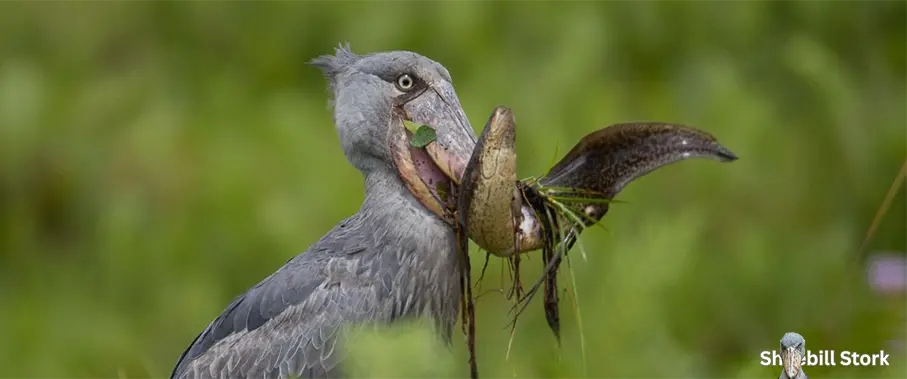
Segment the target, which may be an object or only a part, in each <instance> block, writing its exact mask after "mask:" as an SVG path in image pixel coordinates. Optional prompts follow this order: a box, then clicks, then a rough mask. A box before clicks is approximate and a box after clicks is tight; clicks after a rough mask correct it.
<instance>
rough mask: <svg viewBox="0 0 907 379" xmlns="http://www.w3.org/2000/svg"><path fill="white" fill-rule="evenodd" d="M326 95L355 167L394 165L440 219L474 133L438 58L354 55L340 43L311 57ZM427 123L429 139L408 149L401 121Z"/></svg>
mask: <svg viewBox="0 0 907 379" xmlns="http://www.w3.org/2000/svg"><path fill="white" fill-rule="evenodd" d="M311 64H313V65H315V66H317V67H318V68H320V69H321V70H322V71H323V72H324V75H325V77H326V78H327V80H328V83H329V85H330V89H331V91H332V92H333V96H334V99H333V107H334V123H335V125H336V127H337V133H338V135H339V136H340V142H341V144H342V145H343V151H344V153H345V154H346V157H347V159H348V160H349V161H350V163H352V164H353V165H354V166H355V167H356V168H358V169H359V170H360V171H362V172H363V173H364V174H366V175H368V174H369V173H370V172H372V171H374V170H376V169H380V168H385V167H393V168H394V169H395V170H396V171H397V173H398V174H399V175H400V178H401V179H402V180H403V182H404V183H406V185H407V188H409V190H410V191H411V192H413V195H415V197H416V198H417V199H419V201H420V202H422V204H423V205H425V206H426V207H427V208H429V209H430V210H432V211H433V212H435V213H436V214H438V215H439V216H442V217H444V216H443V213H444V212H443V209H444V208H445V205H446V204H453V203H452V199H451V198H449V197H448V196H447V195H448V194H449V193H450V191H451V190H452V189H454V187H455V186H456V185H457V184H459V181H460V178H461V177H462V174H463V170H464V169H465V167H466V164H467V162H468V160H469V157H470V155H471V154H472V150H473V148H474V147H475V143H476V142H475V141H476V137H475V133H474V132H473V130H472V127H471V126H470V125H469V120H467V119H466V114H465V113H464V112H463V109H462V107H461V106H460V101H459V99H457V95H456V93H455V92H454V88H453V85H452V84H451V78H450V73H448V72H447V69H446V68H444V66H442V65H440V64H439V63H437V62H435V61H432V60H430V59H428V58H426V57H423V56H421V55H419V54H416V53H412V52H408V51H392V52H383V53H374V54H368V55H357V54H354V53H352V52H351V51H350V50H349V46H348V45H347V46H340V47H338V48H337V49H336V51H335V55H324V56H321V57H318V58H315V59H314V60H312V62H311ZM404 120H407V121H411V122H412V123H414V124H419V125H429V126H431V127H432V128H434V130H435V133H436V138H437V139H436V141H435V142H433V143H431V144H430V145H429V146H427V147H426V148H425V149H421V148H415V147H411V146H410V145H409V140H410V136H411V132H410V131H409V130H408V129H407V128H406V127H405V125H404V123H403V121H404Z"/></svg>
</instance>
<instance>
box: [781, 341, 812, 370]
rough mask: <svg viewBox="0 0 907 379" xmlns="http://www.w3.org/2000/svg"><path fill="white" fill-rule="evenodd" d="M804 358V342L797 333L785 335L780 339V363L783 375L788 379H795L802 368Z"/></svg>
mask: <svg viewBox="0 0 907 379" xmlns="http://www.w3.org/2000/svg"><path fill="white" fill-rule="evenodd" d="M804 356H806V340H805V339H803V336H801V335H799V334H797V333H787V334H785V335H784V337H781V361H782V362H783V363H784V373H785V374H787V377H788V378H796V377H797V375H799V374H800V373H801V372H802V371H803V368H802V367H801V366H800V365H801V363H802V361H803V357H804Z"/></svg>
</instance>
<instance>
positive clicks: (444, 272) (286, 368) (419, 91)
mask: <svg viewBox="0 0 907 379" xmlns="http://www.w3.org/2000/svg"><path fill="white" fill-rule="evenodd" d="M335 53H336V54H335V55H327V56H321V57H318V58H316V59H314V60H313V61H311V62H310V63H311V64H313V65H314V66H316V67H318V68H320V69H321V70H322V72H323V73H324V76H325V77H326V79H327V81H328V83H329V87H330V90H331V92H333V102H332V103H333V113H334V123H335V125H336V129H337V134H338V135H339V139H340V144H341V146H342V148H343V152H344V154H345V155H346V158H347V159H348V160H349V162H350V163H351V164H352V165H353V166H354V167H356V169H358V170H359V171H360V172H361V173H362V176H363V177H364V179H365V200H364V201H363V204H362V207H361V208H360V209H359V211H358V212H357V213H356V214H354V215H352V216H351V217H349V218H347V219H345V220H343V221H342V222H340V223H339V224H337V225H336V226H335V227H334V228H333V229H331V230H330V231H329V232H328V233H327V234H325V235H324V236H323V237H321V239H319V240H318V241H317V242H315V243H314V244H313V245H312V246H311V247H309V249H308V250H307V251H305V252H304V253H302V254H299V255H297V256H296V257H294V258H292V259H290V260H289V261H288V262H287V263H286V264H285V265H284V266H283V267H281V268H279V269H278V270H277V271H276V272H274V273H273V274H271V275H270V276H269V277H267V278H265V279H264V280H262V281H261V282H259V283H258V284H257V285H255V286H254V287H252V288H251V289H249V290H248V291H247V292H245V293H243V294H242V295H240V296H239V297H237V298H236V299H235V300H234V301H233V302H232V303H231V304H230V305H229V306H227V308H226V309H225V310H224V311H223V313H221V315H220V316H218V317H217V318H216V319H214V321H212V322H211V323H210V324H209V325H208V326H207V328H205V329H204V331H202V333H201V334H200V335H198V337H196V338H195V340H194V341H192V344H191V345H190V346H189V348H188V349H187V350H186V351H185V352H184V353H183V354H182V356H181V357H180V358H179V361H178V362H177V365H176V367H175V368H174V370H173V372H172V374H171V377H172V378H208V377H223V378H226V377H229V378H240V377H243V378H246V377H257V378H262V377H269V378H271V377H281V378H285V377H289V376H294V377H328V376H336V375H338V372H337V370H336V368H337V363H338V361H339V355H340V354H339V350H340V348H339V347H338V346H336V342H337V340H338V338H337V336H338V331H339V330H340V326H341V325H342V324H344V323H368V322H372V323H391V322H394V321H395V320H399V319H404V318H409V317H428V318H430V319H431V320H434V323H435V325H436V326H437V328H438V330H439V331H440V334H441V335H442V336H443V337H444V338H445V339H447V340H448V341H450V338H451V333H452V331H453V327H454V325H455V323H456V321H457V317H458V315H459V310H460V301H461V296H460V293H461V287H460V263H459V261H458V259H459V256H458V253H457V248H456V246H457V244H456V242H457V240H456V235H455V234H456V233H455V231H454V229H453V228H452V226H451V224H450V221H449V220H445V218H444V217H445V216H444V215H443V214H441V213H440V208H441V206H442V205H441V201H440V200H439V198H441V197H444V196H441V197H439V196H438V194H437V192H436V191H434V190H429V191H425V189H426V186H425V185H424V184H421V185H419V184H418V183H434V184H437V183H439V182H450V179H449V177H451V176H456V177H457V178H459V176H460V175H462V171H463V169H464V166H465V164H466V160H467V159H468V157H469V155H470V154H471V152H472V149H473V147H474V146H475V141H476V136H475V133H474V132H473V130H472V127H471V126H470V124H469V120H467V118H466V115H465V114H464V112H463V109H462V107H461V106H460V101H459V99H458V98H457V95H456V93H455V92H454V88H453V85H452V84H451V78H450V74H449V73H448V71H447V69H445V68H444V66H442V65H440V64H438V63H437V62H434V61H432V60H430V59H428V58H426V57H424V56H421V55H419V54H415V53H412V52H404V51H395V52H383V53H375V54H369V55H364V56H360V55H356V54H354V53H352V52H351V51H350V50H349V47H348V46H345V47H344V46H341V47H339V48H337V49H336V51H335ZM404 119H405V120H409V121H412V122H414V123H418V124H425V125H432V127H433V128H434V129H435V132H436V138H437V139H436V142H437V143H438V144H439V145H442V146H443V147H444V149H443V150H440V151H437V152H436V155H435V156H433V157H432V158H431V159H430V158H429V157H428V154H426V153H425V151H424V150H421V149H416V148H411V147H410V146H409V143H408V141H409V138H410V137H408V133H409V131H408V130H407V129H406V128H405V127H404V126H403V123H402V120H404ZM464 157H465V158H464ZM434 162H444V164H443V166H444V167H443V169H442V168H441V167H439V166H438V165H437V164H435V163H434ZM433 188H434V187H433Z"/></svg>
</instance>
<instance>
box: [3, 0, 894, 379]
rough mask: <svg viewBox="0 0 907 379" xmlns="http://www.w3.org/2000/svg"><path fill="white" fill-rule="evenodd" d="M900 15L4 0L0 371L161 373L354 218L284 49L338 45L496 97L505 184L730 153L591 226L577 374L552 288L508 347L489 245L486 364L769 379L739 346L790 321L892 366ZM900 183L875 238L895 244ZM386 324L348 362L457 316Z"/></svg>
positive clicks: (312, 73)
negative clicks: (648, 137) (614, 145)
mask: <svg viewBox="0 0 907 379" xmlns="http://www.w3.org/2000/svg"><path fill="white" fill-rule="evenodd" d="M905 14H907V6H905V3H904V2H893V1H892V2H882V1H872V2H868V1H867V2H818V1H814V2H774V1H772V2H770V1H761V2H760V1H745V2H649V1H647V2H571V3H548V2H417V3H406V2H368V3H366V2H334V3H329V2H267V3H253V2H114V3H111V2H91V3H88V2H29V3H25V2H4V3H0V299H2V303H3V306H2V307H0V341H2V343H0V377H85V378H88V377H115V376H116V377H164V376H166V375H167V374H169V370H170V369H171V368H172V367H173V364H174V363H175V361H176V359H177V357H178V356H179V354H180V353H181V352H182V350H183V349H184V348H185V347H186V346H187V345H188V344H189V343H190V342H191V341H192V339H193V338H194V337H195V335H196V334H197V333H199V332H200V331H201V330H202V329H203V328H204V327H205V325H206V324H207V323H208V322H210V321H211V320H212V319H213V318H214V317H215V316H216V315H217V314H218V313H219V312H221V311H222V310H223V309H224V307H226V305H227V304H228V303H229V302H230V300H231V299H232V298H233V297H234V296H236V295H238V294H239V293H241V292H242V291H244V290H246V289H247V288H249V287H251V286H252V285H254V284H255V283H256V282H258V281H259V280H261V279H262V278H264V277H266V276H267V275H268V274H270V273H271V272H273V271H274V270H275V269H277V268H278V267H279V266H280V265H282V264H283V263H284V262H285V261H286V260H287V259H288V258H289V257H291V256H293V255H294V254H297V253H300V252H302V251H304V250H305V249H306V248H307V247H308V246H309V245H310V244H311V243H313V242H314V241H315V240H317V239H318V238H319V237H320V236H322V235H323V234H324V233H325V232H327V231H328V230H329V229H330V228H331V227H332V226H333V225H334V224H335V223H337V222H339V221H340V220H342V219H343V218H345V217H347V216H349V215H350V214H352V213H353V212H355V211H356V210H358V208H359V206H360V201H361V199H362V178H361V176H360V175H359V173H358V172H356V171H355V169H354V168H352V167H351V166H350V165H349V164H348V162H347V161H346V159H345V157H344V155H343V153H342V151H341V149H340V148H339V143H338V141H337V136H336V132H335V130H334V128H333V126H332V118H331V112H330V111H329V110H328V109H327V108H326V103H327V100H328V94H327V93H326V90H325V87H326V83H325V81H324V78H323V77H322V75H321V74H320V73H319V72H318V70H317V69H315V68H314V67H311V66H307V65H306V64H305V63H306V62H307V61H308V60H309V59H311V58H313V57H315V56H317V55H320V54H326V53H330V52H331V51H332V49H333V47H335V46H336V45H337V44H338V43H339V42H342V41H349V42H351V45H352V48H353V50H354V51H356V52H360V53H366V52H373V51H382V50H390V49H405V50H413V51H417V52H420V53H422V54H424V55H426V56H428V57H430V58H432V59H434V60H437V61H439V62H441V63H443V64H444V65H445V66H446V67H447V68H448V69H449V71H450V73H451V75H452V76H453V78H454V84H455V85H456V88H457V93H458V95H459V96H460V100H461V102H462V104H463V106H464V108H465V110H466V112H467V114H468V115H470V120H471V121H472V124H473V126H474V127H475V128H477V129H478V128H480V127H481V126H482V125H484V121H485V120H486V119H487V115H488V113H489V112H491V110H492V109H493V107H494V106H495V105H497V104H506V105H507V106H508V107H511V108H512V109H513V110H514V112H515V113H516V114H517V117H518V118H517V119H518V121H519V126H518V128H519V132H518V142H517V145H518V146H517V148H518V154H519V162H520V167H519V170H520V174H521V175H524V176H525V175H540V174H542V173H543V172H544V170H545V169H546V168H548V167H550V159H551V156H552V154H553V151H554V149H555V146H560V147H561V151H567V150H569V149H567V148H569V147H572V146H573V145H574V144H575V143H576V142H577V141H578V140H579V138H581V137H582V136H584V135H586V134H587V133H589V132H591V131H593V130H595V129H597V128H601V127H603V126H605V125H608V124H613V123H617V122H624V121H632V120H658V121H670V122H676V123H683V124H687V125H691V126H695V127H698V128H701V129H703V130H706V131H708V132H709V133H711V134H713V135H715V136H716V137H717V138H718V139H719V140H720V141H721V143H722V144H723V145H725V146H727V147H728V148H730V149H731V150H732V151H734V153H736V154H737V155H738V156H739V157H740V160H739V161H736V162H733V163H731V164H717V163H715V162H710V161H704V160H690V161H684V162H681V163H678V164H676V165H671V166H669V167H666V168H663V169H661V170H659V171H658V172H656V173H654V174H652V175H649V176H646V177H644V178H641V179H640V180H638V181H636V182H634V183H633V184H631V185H630V186H628V187H627V188H626V189H625V190H624V192H623V193H621V194H620V195H619V196H618V197H617V200H620V201H622V202H624V203H623V204H620V206H612V207H611V210H610V211H609V213H608V214H607V215H606V216H605V217H604V219H603V220H602V223H603V224H604V226H606V227H607V229H608V231H607V232H606V231H602V230H600V229H597V228H592V229H589V230H588V231H586V232H585V233H584V235H583V246H584V247H585V250H586V251H587V253H588V260H587V261H583V260H581V259H573V260H572V266H573V267H572V269H573V272H574V273H575V276H576V277H575V281H576V285H577V287H578V288H577V289H578V291H579V292H580V293H581V300H582V301H581V304H582V308H581V312H582V313H581V316H582V320H583V325H582V326H583V335H584V343H585V351H586V358H587V359H586V367H583V366H584V365H583V360H582V357H581V354H580V350H581V348H580V339H579V331H578V325H577V323H576V322H575V320H577V318H576V315H575V314H574V313H573V312H574V310H573V307H572V305H570V304H571V303H570V302H571V301H572V300H571V299H570V296H571V295H569V293H568V295H566V296H563V297H562V298H563V302H564V305H563V306H562V307H561V309H562V315H561V320H562V322H561V324H562V331H561V333H562V336H563V348H562V349H561V350H560V351H559V350H558V349H557V348H556V344H555V341H554V339H553V337H552V336H551V332H550V331H549V330H548V327H547V325H546V324H545V318H544V315H543V314H542V307H541V304H540V302H538V301H536V302H535V303H534V304H532V305H530V307H529V309H528V311H527V312H526V313H524V314H523V316H521V318H520V321H519V323H518V324H517V328H516V332H515V334H514V340H513V344H512V350H511V351H510V353H509V357H508V359H507V360H505V353H506V352H507V344H508V341H509V338H510V332H509V330H508V329H507V328H506V325H507V323H508V321H509V320H510V315H508V314H507V312H508V311H509V309H510V308H511V307H512V305H513V303H512V302H511V301H508V300H506V299H505V298H504V296H503V295H502V294H500V293H499V292H500V291H497V292H496V291H494V289H496V288H499V287H502V285H501V284H500V283H501V282H502V281H507V280H509V279H508V278H507V276H506V274H503V275H502V274H501V272H502V270H501V269H502V265H503V263H502V260H499V259H493V260H492V262H491V264H490V265H489V267H488V272H487V274H486V276H485V279H484V282H483V283H482V289H481V290H477V291H476V293H477V294H480V293H486V292H487V293H486V294H485V295H483V296H482V297H480V298H479V299H478V301H477V304H476V306H477V311H478V312H477V327H478V340H477V352H478V355H479V359H480V360H479V362H478V364H479V369H480V371H481V373H482V375H483V376H484V377H512V376H520V377H543V376H544V377H548V376H558V377H572V376H581V375H584V374H585V373H587V374H588V375H589V376H591V377H648V378H654V377H664V378H680V377H684V378H687V377H697V378H705V377H725V378H726V377H741V378H753V377H766V378H767V377H772V378H774V377H777V375H778V373H779V370H780V369H779V368H777V367H763V366H761V365H759V353H760V352H761V351H762V350H768V349H774V348H776V347H777V345H778V341H779V340H780V338H781V336H782V335H783V334H784V333H785V332H789V331H796V332H798V333H800V334H802V335H803V336H805V338H806V340H807V348H808V349H836V350H843V349H851V350H856V351H867V352H869V351H873V350H879V349H886V350H888V351H891V352H892V363H893V366H892V367H890V368H888V369H887V370H886V369H881V368H873V367H868V368H867V367H841V366H838V367H813V368H808V370H807V373H808V374H809V375H810V376H812V377H817V378H821V377H839V378H844V377H891V378H896V377H904V376H905V375H904V374H905V362H904V359H903V358H904V351H903V350H900V351H898V350H893V349H894V348H893V347H891V346H889V345H886V341H888V340H891V339H895V338H900V339H902V340H903V339H904V333H905V331H904V323H905V318H907V314H905V313H907V311H905V308H907V304H905V301H904V295H903V294H898V295H894V296H882V295H879V294H875V293H873V292H871V291H870V289H869V288H868V286H867V284H866V283H867V281H866V278H865V271H864V266H863V265H862V264H861V258H859V257H857V250H858V249H859V247H860V244H861V243H862V238H863V236H864V235H865V233H866V231H867V229H868V228H869V225H870V224H871V222H872V219H873V217H874V215H875V214H876V211H877V208H878V206H879V204H880V203H881V202H882V200H883V198H884V197H885V193H886V191H887V190H888V188H889V186H890V184H891V181H892V180H893V178H894V177H895V175H896V174H897V173H898V170H899V168H900V167H901V164H902V163H903V162H904V159H905V156H907V151H905V150H907V149H905V141H907V136H905V125H904V116H905V111H907V108H905V107H907V106H905V104H907V90H905V80H907V77H905V67H907V54H905V49H904V46H907V33H905V29H907V28H905V25H907V22H905ZM565 147H566V148H565ZM558 157H559V156H558ZM905 199H907V196H905V191H904V189H903V187H902V189H901V190H900V191H899V192H898V193H897V194H896V196H895V197H894V200H893V202H892V204H891V210H890V211H889V212H888V214H887V216H886V217H885V219H884V220H883V221H882V222H881V224H880V225H879V228H878V230H877V232H876V235H875V238H874V239H873V241H872V243H870V245H869V246H868V248H867V252H868V253H872V252H875V251H881V250H890V251H896V252H900V253H901V254H903V252H904V251H905V250H907V246H905V234H904V231H905V230H907V223H905V218H907V214H905V209H907V202H905ZM484 258H485V257H484V254H476V255H475V256H474V257H473V259H474V260H475V261H474V262H473V265H472V266H473V268H474V269H475V270H476V272H474V273H473V278H478V277H479V270H480V269H481V267H482V266H483V265H482V263H484V261H483V260H484ZM539 258H540V257H533V256H530V257H528V260H526V261H524V262H523V267H524V272H523V277H524V278H534V275H537V274H538V273H540V272H541V263H540V259H539ZM574 258H576V255H574ZM567 275H569V274H568V273H567V272H566V271H565V272H564V273H563V274H562V275H561V278H562V280H561V287H563V288H568V287H571V285H572V284H571V283H570V277H568V276H567ZM507 285H508V283H504V284H503V286H507ZM489 291H490V292H489ZM571 293H572V292H571ZM406 330H407V331H405V332H403V331H401V332H395V333H399V335H400V336H401V337H400V338H392V339H387V340H384V339H380V340H368V339H366V340H363V341H365V342H362V343H361V344H359V345H357V346H356V348H355V349H354V350H355V351H353V352H352V353H353V355H354V359H355V360H356V362H361V364H363V365H364V366H365V367H366V370H365V371H359V372H360V373H362V375H368V376H374V377H392V376H418V377H435V376H445V375H446V376H450V377H458V376H459V377H462V376H465V375H467V374H468V371H467V365H466V356H467V355H466V351H465V346H464V343H462V341H463V339H462V338H460V336H459V335H457V336H454V345H453V355H452V356H451V355H450V354H449V353H448V350H447V349H446V348H444V347H443V346H442V347H438V346H435V345H433V343H432V342H427V341H430V340H429V337H427V336H428V334H426V332H425V330H424V328H419V327H415V326H413V327H412V328H407V329H406ZM412 330H415V331H412ZM363 338H366V337H363ZM368 341H371V342H368ZM428 363H431V364H430V365H429V364H428ZM369 367H373V368H374V371H368V368H369Z"/></svg>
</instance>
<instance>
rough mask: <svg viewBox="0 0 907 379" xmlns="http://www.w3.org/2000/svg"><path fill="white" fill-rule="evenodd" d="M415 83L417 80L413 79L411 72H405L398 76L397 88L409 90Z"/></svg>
mask: <svg viewBox="0 0 907 379" xmlns="http://www.w3.org/2000/svg"><path fill="white" fill-rule="evenodd" d="M415 84H416V81H415V80H413V77H412V76H409V74H403V75H400V76H398V77H397V89H399V90H401V91H409V90H411V89H413V86H414V85H415Z"/></svg>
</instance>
